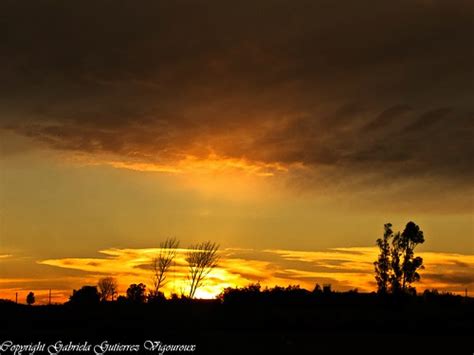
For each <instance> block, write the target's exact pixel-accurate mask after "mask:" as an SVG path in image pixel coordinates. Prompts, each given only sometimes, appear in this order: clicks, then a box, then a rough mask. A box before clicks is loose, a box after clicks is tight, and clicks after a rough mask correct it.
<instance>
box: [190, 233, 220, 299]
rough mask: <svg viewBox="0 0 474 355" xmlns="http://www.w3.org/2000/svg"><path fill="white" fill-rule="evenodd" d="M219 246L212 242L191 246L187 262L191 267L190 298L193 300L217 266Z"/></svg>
mask: <svg viewBox="0 0 474 355" xmlns="http://www.w3.org/2000/svg"><path fill="white" fill-rule="evenodd" d="M218 249H219V245H218V244H216V243H212V242H210V241H207V242H203V243H199V244H195V245H191V246H190V247H189V251H188V252H187V253H186V262H187V263H188V267H189V275H188V279H189V283H190V285H189V297H191V298H193V297H194V295H195V294H196V290H197V289H198V288H199V287H200V286H201V285H202V282H203V281H204V279H205V278H206V277H207V275H209V273H210V272H211V270H212V269H214V268H215V267H216V266H217V263H218V261H219V256H218V255H217V250H218Z"/></svg>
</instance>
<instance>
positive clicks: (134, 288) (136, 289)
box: [127, 283, 146, 303]
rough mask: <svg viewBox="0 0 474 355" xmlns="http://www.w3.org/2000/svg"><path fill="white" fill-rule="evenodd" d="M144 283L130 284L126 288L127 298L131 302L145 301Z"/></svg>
mask: <svg viewBox="0 0 474 355" xmlns="http://www.w3.org/2000/svg"><path fill="white" fill-rule="evenodd" d="M145 290H146V285H144V284H142V283H139V284H131V285H130V286H129V287H128V289H127V300H128V301H129V302H131V303H144V302H145V301H146V295H145Z"/></svg>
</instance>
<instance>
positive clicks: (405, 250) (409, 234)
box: [398, 222, 425, 291]
mask: <svg viewBox="0 0 474 355" xmlns="http://www.w3.org/2000/svg"><path fill="white" fill-rule="evenodd" d="M424 242H425V237H424V235H423V231H422V230H420V227H419V226H417V225H416V224H415V223H413V222H408V223H407V225H406V226H405V229H404V230H403V232H402V234H401V235H400V239H399V240H398V243H399V245H400V249H401V252H402V255H403V263H402V272H403V277H402V289H403V290H404V291H406V290H408V289H409V288H410V287H411V284H412V283H413V282H417V281H419V280H420V275H419V274H418V272H417V270H418V269H423V259H422V258H421V257H419V256H417V257H415V247H416V246H417V245H418V244H423V243H424Z"/></svg>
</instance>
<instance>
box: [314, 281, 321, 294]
mask: <svg viewBox="0 0 474 355" xmlns="http://www.w3.org/2000/svg"><path fill="white" fill-rule="evenodd" d="M322 292H323V290H322V288H321V285H320V284H318V283H317V284H316V285H315V286H314V289H313V293H315V294H319V293H322Z"/></svg>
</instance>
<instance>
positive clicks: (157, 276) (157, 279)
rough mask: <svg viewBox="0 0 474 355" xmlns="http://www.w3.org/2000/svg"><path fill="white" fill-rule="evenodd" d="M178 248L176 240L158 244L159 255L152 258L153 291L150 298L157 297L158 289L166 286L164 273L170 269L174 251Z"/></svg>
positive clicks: (169, 239)
mask: <svg viewBox="0 0 474 355" xmlns="http://www.w3.org/2000/svg"><path fill="white" fill-rule="evenodd" d="M178 247H179V241H178V240H176V238H168V239H166V240H165V241H164V242H161V243H160V253H159V254H158V256H156V257H155V258H153V262H152V267H153V290H152V291H151V292H150V296H152V297H157V296H158V295H159V292H160V288H161V287H163V286H164V285H165V284H166V282H167V281H166V273H167V272H168V270H169V268H170V267H171V263H172V262H173V260H174V258H175V257H176V249H177V248H178Z"/></svg>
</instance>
